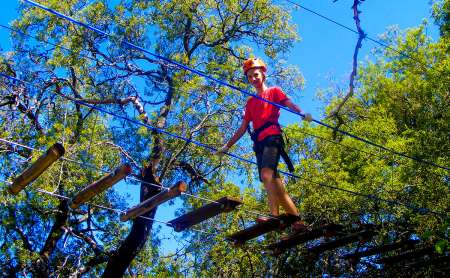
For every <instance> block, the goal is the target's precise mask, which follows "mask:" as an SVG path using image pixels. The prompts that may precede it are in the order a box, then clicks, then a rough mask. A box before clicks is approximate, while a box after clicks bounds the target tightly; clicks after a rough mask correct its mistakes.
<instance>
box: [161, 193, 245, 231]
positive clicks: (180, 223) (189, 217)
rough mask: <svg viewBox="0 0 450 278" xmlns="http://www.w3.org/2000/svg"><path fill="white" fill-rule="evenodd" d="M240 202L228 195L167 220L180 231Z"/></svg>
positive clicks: (230, 208) (231, 208)
mask: <svg viewBox="0 0 450 278" xmlns="http://www.w3.org/2000/svg"><path fill="white" fill-rule="evenodd" d="M241 204H242V202H241V201H240V200H237V199H234V198H230V197H223V198H220V199H219V200H217V201H215V202H214V203H210V204H207V205H205V206H203V207H201V208H198V209H196V210H194V211H191V212H189V213H187V214H185V215H182V216H180V217H178V218H175V219H173V220H171V221H169V224H170V225H172V227H173V229H174V230H175V231H176V232H181V231H183V230H185V229H187V228H189V227H192V226H194V225H195V224H198V223H200V222H203V221H205V220H206V219H208V218H211V217H214V216H216V215H218V214H220V213H224V212H230V211H232V210H234V209H235V208H236V207H237V206H239V205H241Z"/></svg>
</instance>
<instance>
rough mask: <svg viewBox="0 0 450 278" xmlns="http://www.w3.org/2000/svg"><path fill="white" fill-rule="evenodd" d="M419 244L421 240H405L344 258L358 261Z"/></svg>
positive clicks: (344, 257) (347, 255)
mask: <svg viewBox="0 0 450 278" xmlns="http://www.w3.org/2000/svg"><path fill="white" fill-rule="evenodd" d="M417 243H419V240H412V239H408V240H404V241H399V242H394V243H391V244H385V245H382V246H377V247H373V248H369V249H367V250H364V251H360V252H356V253H351V254H346V255H344V256H343V257H342V258H343V259H347V260H358V259H360V258H364V257H368V256H372V255H375V254H382V253H386V252H389V251H393V250H396V249H400V248H403V249H404V248H408V249H410V248H411V247H413V246H414V245H416V244H417Z"/></svg>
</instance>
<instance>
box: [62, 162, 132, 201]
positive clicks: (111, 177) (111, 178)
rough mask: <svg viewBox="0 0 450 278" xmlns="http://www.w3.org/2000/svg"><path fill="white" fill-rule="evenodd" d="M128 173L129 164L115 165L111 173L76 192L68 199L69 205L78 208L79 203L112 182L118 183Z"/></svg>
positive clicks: (129, 169)
mask: <svg viewBox="0 0 450 278" xmlns="http://www.w3.org/2000/svg"><path fill="white" fill-rule="evenodd" d="M130 173H131V166H130V165H129V164H124V165H122V166H120V167H117V168H116V169H115V170H114V171H113V172H112V173H109V174H106V175H105V176H103V177H102V178H101V179H99V180H97V181H95V182H93V183H92V184H90V185H88V186H87V187H85V188H84V189H82V190H81V191H80V192H78V194H77V195H75V197H73V198H72V200H71V201H70V207H71V208H72V209H76V208H78V207H79V206H80V205H81V204H83V203H85V202H87V201H89V200H90V199H92V197H94V196H95V195H97V194H100V193H101V192H103V191H105V190H106V189H108V188H110V187H111V186H113V185H114V184H116V183H118V182H119V181H120V180H122V179H123V178H125V177H126V176H127V175H129V174H130Z"/></svg>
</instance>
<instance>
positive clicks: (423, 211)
mask: <svg viewBox="0 0 450 278" xmlns="http://www.w3.org/2000/svg"><path fill="white" fill-rule="evenodd" d="M0 76H4V77H6V78H8V77H9V76H8V75H5V74H2V73H0ZM11 80H14V81H17V82H19V81H20V82H22V83H25V84H30V85H33V84H31V83H30V82H27V81H23V80H20V79H17V78H12V79H11ZM34 86H36V85H34ZM62 96H63V97H65V98H67V99H69V100H71V101H73V102H75V103H78V104H80V105H83V106H86V107H89V108H91V109H94V110H97V111H100V112H102V113H104V114H108V115H111V116H113V117H115V118H119V119H122V120H125V121H128V122H131V123H134V124H136V125H140V126H143V127H146V128H148V129H151V130H154V131H156V132H159V133H162V134H166V135H169V136H171V137H174V138H177V139H180V140H183V141H185V142H187V143H192V144H194V145H197V146H199V147H203V148H206V149H209V150H210V151H212V152H216V151H217V149H216V148H214V147H211V146H208V145H206V144H203V143H201V142H198V141H195V140H192V139H189V138H186V137H183V136H180V135H177V134H174V133H171V132H168V131H165V130H163V129H160V128H157V127H154V126H151V125H149V124H145V123H141V122H139V121H137V120H133V119H130V118H127V117H125V116H122V115H118V114H116V113H113V112H109V111H107V110H105V109H103V108H100V107H97V106H95V105H91V104H88V103H85V102H83V101H80V100H73V99H71V98H69V97H66V96H64V95H62ZM225 154H227V155H228V156H230V157H233V158H235V159H238V160H241V161H243V162H246V163H249V164H254V165H256V162H254V161H251V160H248V159H246V158H243V157H241V156H238V155H235V154H233V153H230V152H226V153H225ZM279 172H280V173H283V174H285V175H287V176H289V177H292V178H296V179H302V177H300V176H298V175H295V174H292V173H288V172H285V171H279ZM303 179H304V180H306V181H308V182H311V183H314V184H317V185H319V186H321V187H325V188H329V189H333V190H338V191H342V192H345V193H349V194H351V195H355V196H359V197H364V198H367V199H369V200H377V201H380V202H384V203H387V204H389V205H398V206H404V207H406V208H409V209H411V210H413V211H414V212H418V213H420V214H433V215H436V216H440V217H443V218H444V219H445V218H446V217H447V216H446V215H445V214H442V213H439V212H435V211H432V210H430V209H427V208H421V207H416V206H413V205H410V204H406V203H402V202H399V201H394V200H388V199H384V198H381V197H378V196H376V195H373V194H364V193H361V192H358V191H353V190H349V189H344V188H340V187H337V186H332V185H327V184H324V183H321V182H316V181H313V180H310V179H307V178H303Z"/></svg>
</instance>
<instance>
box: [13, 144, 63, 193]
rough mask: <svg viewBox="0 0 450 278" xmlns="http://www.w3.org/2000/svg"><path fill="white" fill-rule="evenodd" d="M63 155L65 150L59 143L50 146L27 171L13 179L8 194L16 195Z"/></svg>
mask: <svg viewBox="0 0 450 278" xmlns="http://www.w3.org/2000/svg"><path fill="white" fill-rule="evenodd" d="M64 153H65V149H64V146H63V145H62V144H61V143H56V144H54V145H53V146H51V147H50V148H49V149H48V150H47V152H46V153H45V154H43V155H42V156H40V157H39V158H38V159H37V160H36V161H35V162H34V163H33V164H32V165H31V166H30V167H29V168H28V169H26V170H25V171H24V172H23V173H22V174H21V175H20V176H18V177H17V178H15V179H14V181H13V183H12V185H11V186H10V187H9V188H8V190H9V192H10V193H11V194H14V195H17V194H18V193H19V192H20V191H21V190H22V189H24V188H25V187H26V186H27V185H28V184H30V183H32V182H33V181H34V180H36V179H37V178H38V177H39V176H40V175H41V174H42V173H43V172H44V171H45V170H47V168H48V167H50V165H52V164H53V163H54V162H55V161H56V160H57V159H58V158H60V157H61V156H63V155H64Z"/></svg>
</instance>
